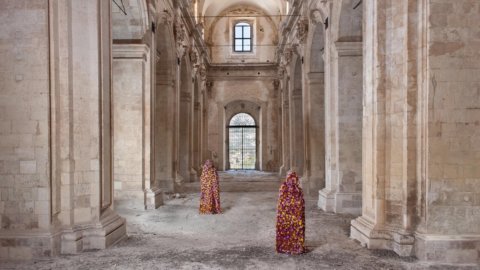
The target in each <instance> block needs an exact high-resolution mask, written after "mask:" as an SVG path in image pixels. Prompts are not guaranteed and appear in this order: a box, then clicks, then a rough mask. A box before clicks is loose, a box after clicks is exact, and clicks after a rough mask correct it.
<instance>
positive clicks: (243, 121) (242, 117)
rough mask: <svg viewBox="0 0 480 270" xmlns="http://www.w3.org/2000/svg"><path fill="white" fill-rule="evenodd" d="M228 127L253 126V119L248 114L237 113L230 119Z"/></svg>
mask: <svg viewBox="0 0 480 270" xmlns="http://www.w3.org/2000/svg"><path fill="white" fill-rule="evenodd" d="M230 126H255V119H253V117H252V116H250V115H249V114H246V113H239V114H236V115H235V116H234V117H232V119H231V120H230Z"/></svg>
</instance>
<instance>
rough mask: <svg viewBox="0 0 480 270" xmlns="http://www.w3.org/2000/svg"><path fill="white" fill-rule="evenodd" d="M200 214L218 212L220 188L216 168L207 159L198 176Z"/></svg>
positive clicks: (219, 209) (219, 210)
mask: <svg viewBox="0 0 480 270" xmlns="http://www.w3.org/2000/svg"><path fill="white" fill-rule="evenodd" d="M200 190H201V192H202V194H201V196H200V214H220V213H221V212H222V210H221V208H220V188H219V184H218V173H217V169H215V167H214V166H213V164H212V162H211V161H209V160H207V162H205V165H203V171H202V175H201V176H200Z"/></svg>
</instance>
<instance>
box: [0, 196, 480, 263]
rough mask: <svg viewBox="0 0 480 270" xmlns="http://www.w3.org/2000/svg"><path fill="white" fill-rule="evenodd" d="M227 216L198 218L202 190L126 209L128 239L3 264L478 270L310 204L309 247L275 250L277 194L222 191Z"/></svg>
mask: <svg viewBox="0 0 480 270" xmlns="http://www.w3.org/2000/svg"><path fill="white" fill-rule="evenodd" d="M221 199H222V204H223V205H222V207H223V209H224V214H222V215H216V216H200V215H198V208H197V207H198V200H199V196H198V195H188V196H186V197H185V198H180V199H173V200H171V201H168V202H167V204H166V205H165V206H163V207H161V208H160V209H158V210H155V211H150V212H145V211H141V210H128V211H125V210H124V211H121V214H122V215H123V216H125V217H126V218H127V220H128V232H129V233H128V234H129V237H128V239H126V240H125V241H123V242H121V243H120V244H118V245H116V246H114V247H112V248H110V249H107V250H101V251H94V252H85V253H82V254H80V255H75V256H61V257H58V258H53V259H44V260H36V261H31V262H24V263H11V262H10V263H3V264H2V265H0V268H1V269H255V270H261V269H368V270H371V269H479V268H478V267H474V266H470V267H463V268H457V267H449V266H438V265H437V266H432V265H425V264H421V263H419V262H417V261H416V260H415V259H414V258H400V257H398V256H396V255H395V254H394V253H392V252H386V251H371V250H367V249H365V248H362V247H361V246H360V245H359V244H358V243H356V242H354V241H353V240H351V239H349V238H348V234H349V223H350V219H351V217H349V216H341V215H332V214H326V213H324V212H322V211H320V210H318V209H316V207H315V201H314V200H312V201H308V207H307V245H308V247H309V249H310V252H309V253H307V254H304V255H300V256H288V255H278V254H276V253H275V250H274V239H275V238H274V235H275V229H274V225H275V205H276V200H277V193H276V192H248V193H245V192H243V193H242V192H240V193H222V194H221Z"/></svg>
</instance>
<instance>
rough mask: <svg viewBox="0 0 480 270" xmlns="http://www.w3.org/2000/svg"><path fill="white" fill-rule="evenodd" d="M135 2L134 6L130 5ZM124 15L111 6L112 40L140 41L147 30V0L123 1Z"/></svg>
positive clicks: (113, 5) (118, 9)
mask: <svg viewBox="0 0 480 270" xmlns="http://www.w3.org/2000/svg"><path fill="white" fill-rule="evenodd" d="M132 2H133V3H135V2H136V4H132ZM123 4H124V6H125V11H126V13H127V14H124V13H123V12H122V11H121V10H120V8H118V7H117V6H116V5H115V4H112V36H113V39H114V40H140V39H142V38H143V36H144V35H145V33H146V32H147V30H148V29H149V25H150V23H149V16H148V15H149V14H148V9H147V7H148V5H147V0H136V1H123Z"/></svg>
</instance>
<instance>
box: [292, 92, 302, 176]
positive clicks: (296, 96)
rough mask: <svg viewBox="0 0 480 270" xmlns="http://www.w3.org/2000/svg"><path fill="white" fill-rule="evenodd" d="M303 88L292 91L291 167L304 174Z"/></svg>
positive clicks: (300, 174) (299, 173)
mask: <svg viewBox="0 0 480 270" xmlns="http://www.w3.org/2000/svg"><path fill="white" fill-rule="evenodd" d="M302 103H303V99H302V89H293V91H291V92H290V102H289V104H290V107H289V109H290V115H289V120H290V124H289V127H290V135H289V137H290V169H293V170H295V171H296V172H297V174H298V175H299V176H303V170H304V134H303V108H302V107H303V106H302Z"/></svg>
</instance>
